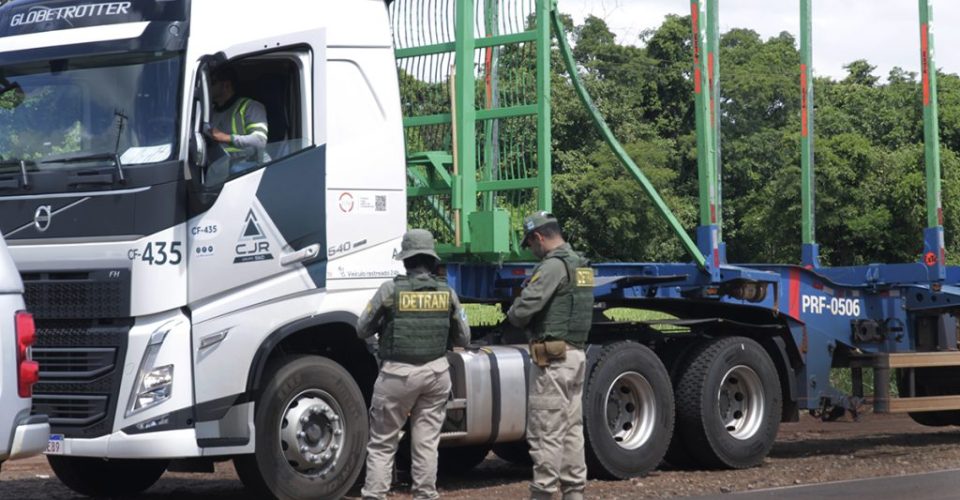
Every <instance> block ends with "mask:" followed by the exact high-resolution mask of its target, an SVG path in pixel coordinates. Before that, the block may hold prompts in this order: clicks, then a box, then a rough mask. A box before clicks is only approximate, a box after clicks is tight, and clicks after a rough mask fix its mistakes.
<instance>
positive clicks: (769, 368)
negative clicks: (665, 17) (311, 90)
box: [394, 0, 960, 477]
mask: <svg viewBox="0 0 960 500" xmlns="http://www.w3.org/2000/svg"><path fill="white" fill-rule="evenodd" d="M409 3H413V2H409ZM506 3H509V2H506ZM503 4H504V2H497V1H494V0H480V1H478V2H477V3H476V4H474V3H473V2H465V3H464V2H458V6H459V10H458V15H457V16H456V17H455V19H456V23H457V25H456V28H457V29H456V30H455V35H456V36H455V39H456V40H455V47H454V46H451V45H449V44H448V45H444V44H443V43H442V42H443V41H442V40H439V39H436V40H435V39H432V38H431V36H430V35H429V33H430V30H427V33H428V34H427V36H426V37H424V38H417V37H410V36H408V35H405V34H404V32H403V30H397V31H396V32H395V40H396V42H397V46H398V50H397V57H398V64H399V66H400V69H401V74H402V75H404V74H406V75H408V76H412V77H413V78H414V79H416V78H420V80H424V78H423V77H419V76H418V75H422V74H423V73H424V72H423V68H424V67H430V66H431V64H440V65H442V64H445V63H449V62H451V61H448V60H446V59H443V57H444V56H443V54H445V53H446V52H445V51H448V50H453V49H456V57H454V59H453V61H452V64H451V68H453V70H452V71H451V73H450V75H449V76H450V78H449V80H448V81H444V79H445V78H446V73H445V72H444V71H443V70H442V69H441V70H440V71H439V74H441V75H443V78H440V79H439V80H434V82H439V85H440V86H441V87H443V88H444V89H445V91H449V92H451V93H452V94H451V95H452V96H455V97H453V98H451V100H450V102H449V103H447V104H449V107H448V108H445V109H440V110H438V108H436V107H434V108H430V106H429V105H425V103H433V104H434V105H438V103H440V102H441V101H442V99H439V100H438V99H434V100H432V101H431V100H430V99H429V98H424V99H421V100H419V101H416V102H417V105H415V106H414V105H408V106H406V107H405V112H406V113H407V118H406V119H405V125H406V131H407V138H408V149H409V148H410V145H411V143H412V142H416V143H417V144H424V145H428V147H429V144H431V141H430V137H431V136H430V134H431V133H433V134H435V135H436V136H437V137H439V138H440V139H439V140H436V141H434V142H433V144H434V147H435V148H438V149H443V148H444V147H445V146H447V147H448V149H449V150H452V151H449V150H448V151H432V152H426V153H423V152H421V153H414V154H411V155H410V161H409V162H408V163H409V172H408V179H409V181H410V184H409V188H408V197H409V198H408V199H409V200H410V219H411V224H413V225H427V226H429V227H431V229H434V231H435V232H437V233H438V234H439V235H440V236H441V240H446V242H447V244H446V245H443V253H444V254H445V257H446V258H447V259H448V260H449V261H451V262H450V263H449V264H447V266H446V272H447V278H448V280H449V282H450V283H451V284H452V285H453V286H454V287H455V288H456V290H457V291H458V293H460V294H461V295H462V296H464V297H466V298H467V299H468V301H473V302H479V303H487V304H500V305H501V306H502V307H504V308H505V307H506V306H508V305H509V303H510V302H511V301H512V299H513V298H514V297H515V296H517V294H518V292H519V289H520V287H522V285H523V280H524V279H525V278H526V277H528V276H529V273H530V269H531V267H532V265H531V264H529V263H528V262H527V263H524V262H523V261H524V258H526V259H529V258H530V256H529V255H528V254H527V255H525V254H523V252H522V250H521V249H520V248H519V246H518V245H517V243H518V238H517V229H518V224H517V218H518V217H520V216H522V208H523V207H528V208H529V207H536V208H539V209H543V210H550V208H551V200H550V192H551V190H550V172H549V165H550V155H549V153H550V152H549V144H550V131H549V127H548V126H546V124H547V123H549V113H550V107H549V97H548V96H549V92H550V81H549V69H548V66H547V64H548V57H546V56H545V55H544V52H545V51H542V50H536V49H531V45H536V44H543V45H540V46H549V44H548V43H547V42H548V41H549V39H548V38H546V37H548V36H549V35H545V34H544V30H545V29H546V28H545V27H544V26H545V24H546V23H547V22H548V15H547V13H546V12H550V14H549V17H550V18H551V19H550V20H549V22H551V24H552V32H553V34H555V35H556V37H557V41H558V44H559V49H560V54H561V56H562V57H563V58H564V60H565V63H566V68H567V72H568V75H569V77H570V79H571V82H572V83H573V85H574V87H575V89H576V90H577V92H578V94H579V96H580V98H581V100H582V102H583V104H584V105H585V106H586V108H587V109H588V111H589V113H590V115H591V117H592V118H593V120H594V123H595V125H596V126H597V129H598V130H599V131H600V133H601V134H603V135H604V137H605V139H606V140H607V142H608V143H609V145H610V146H611V148H612V149H613V150H614V152H615V153H616V154H617V156H618V158H619V159H620V160H621V161H622V163H623V165H624V167H625V168H626V169H627V170H628V171H629V172H630V173H631V174H632V175H633V176H634V177H635V178H636V179H637V181H638V182H640V183H641V185H642V186H643V187H644V189H645V191H646V192H647V194H648V195H649V196H650V198H651V200H652V201H653V202H654V203H655V204H656V205H657V206H658V208H659V209H660V210H661V212H662V214H663V215H664V217H665V218H666V220H667V222H668V223H669V225H670V227H671V228H672V229H673V230H674V231H675V232H676V234H677V236H678V237H679V238H680V240H681V242H682V243H683V246H684V248H685V249H686V250H687V252H688V254H689V256H690V259H691V260H690V262H687V263H661V262H650V263H598V264H596V265H595V272H596V288H595V296H596V306H595V321H594V326H593V329H592V331H591V334H590V347H589V348H588V353H589V356H588V360H589V363H590V365H589V366H588V375H587V387H586V390H585V396H584V398H585V402H584V412H585V415H584V419H585V426H586V429H585V433H586V435H587V436H588V445H587V448H588V449H587V453H588V458H591V470H593V471H595V472H596V471H597V470H599V471H600V475H607V476H614V477H618V476H621V474H618V473H616V471H614V470H613V469H614V468H611V467H608V466H606V464H607V463H608V462H609V460H606V459H605V458H604V455H605V454H608V453H609V449H610V448H611V446H612V447H617V446H619V447H620V449H621V451H623V452H624V453H625V454H626V455H627V456H633V457H634V458H633V460H640V458H638V457H641V456H642V457H644V459H643V460H642V462H643V465H642V467H643V468H646V470H649V468H650V467H653V466H655V465H656V464H657V463H659V461H660V457H661V456H663V454H664V453H665V454H666V460H667V461H669V462H672V463H674V464H676V465H685V466H689V465H695V466H705V467H726V468H742V467H751V466H754V465H757V464H759V463H761V462H762V460H763V459H764V457H765V456H766V454H767V453H768V452H769V450H770V448H771V447H772V445H773V442H774V439H775V437H776V433H777V430H778V427H779V423H780V422H781V421H796V420H797V419H798V418H799V412H800V411H804V410H805V411H809V412H811V413H812V414H814V415H816V416H819V417H821V418H823V419H824V420H832V419H836V418H838V417H840V416H842V415H844V414H845V413H848V412H849V413H850V414H852V415H853V416H854V417H855V418H856V417H858V416H859V412H860V411H862V410H863V409H864V408H865V407H867V406H869V405H872V408H873V411H874V412H878V413H879V412H897V413H903V412H907V413H909V414H910V416H911V417H912V418H913V419H914V420H916V421H917V422H919V423H921V424H924V425H933V426H941V425H958V424H960V378H958V375H960V370H956V368H957V367H960V351H958V350H957V347H958V329H957V320H956V313H957V311H958V306H960V286H957V285H958V284H960V268H957V267H950V266H947V265H946V262H945V260H946V258H945V251H944V239H943V220H942V217H943V215H942V208H941V204H940V166H939V144H938V136H937V100H936V71H935V66H934V63H933V36H932V34H931V33H930V28H929V24H930V23H929V16H930V5H929V2H927V1H921V2H920V34H921V56H922V61H923V67H922V76H923V95H924V129H925V142H926V176H927V197H928V202H927V213H928V218H927V219H928V220H927V222H928V224H927V229H926V230H925V231H924V234H923V235H922V237H923V244H924V251H923V254H922V255H920V256H919V258H918V261H917V262H912V263H897V264H870V265H865V266H853V267H827V266H822V265H821V264H820V262H819V247H818V244H817V243H816V240H815V237H814V214H813V199H814V193H813V187H812V186H813V172H814V170H813V123H814V120H813V119H814V116H813V85H812V50H811V31H812V30H811V19H812V15H811V1H810V0H801V1H800V9H801V20H802V25H801V30H800V31H801V59H802V62H801V65H800V72H799V81H800V86H799V87H800V90H801V92H802V100H801V102H802V111H801V123H802V131H801V147H802V151H801V153H802V154H801V157H802V183H803V186H802V196H803V202H802V206H803V225H802V227H803V246H802V255H801V256H798V257H799V259H798V261H797V262H798V263H797V264H731V263H728V262H727V260H726V255H725V247H724V243H723V241H722V230H721V227H722V220H721V218H720V213H721V210H720V206H721V202H722V198H721V193H722V189H721V185H720V173H719V165H720V163H721V162H720V158H721V156H720V150H721V148H720V133H719V95H720V88H719V57H718V40H719V30H718V21H717V19H718V7H717V1H716V0H691V14H692V15H691V20H692V34H693V42H694V43H693V53H694V54H693V55H694V67H693V69H694V71H693V75H694V76H693V78H694V80H695V81H694V87H695V96H694V98H695V102H696V113H697V146H698V174H699V181H700V191H699V192H700V201H699V203H700V206H699V220H700V225H699V227H698V228H697V230H696V232H695V233H696V234H695V235H696V240H695V241H694V240H693V239H691V238H690V237H689V236H688V234H687V232H686V231H685V230H684V229H683V228H682V227H681V226H680V224H679V222H678V221H677V219H676V218H675V217H673V215H672V213H671V212H670V209H669V208H668V207H667V206H666V203H664V202H663V200H662V199H661V198H660V197H659V195H658V194H657V193H656V190H655V189H654V188H653V186H652V185H651V184H650V183H649V182H648V181H647V179H646V178H645V176H644V175H643V173H642V171H641V169H640V168H639V167H638V166H637V165H636V164H635V163H634V162H633V161H632V160H631V159H630V158H629V157H628V155H627V154H626V153H625V152H624V150H623V148H622V147H621V146H620V144H619V143H618V142H617V140H616V139H615V138H614V137H613V135H612V133H611V132H610V130H609V128H608V127H607V126H606V124H605V123H604V121H603V119H602V117H600V115H599V113H598V111H597V109H596V107H595V105H594V104H593V102H592V101H591V99H590V96H589V95H588V94H587V92H586V91H585V89H584V88H583V85H582V83H581V82H580V81H579V77H578V74H577V71H578V70H577V68H576V65H575V63H574V61H573V58H572V56H571V53H570V48H569V47H568V46H567V42H566V38H565V34H564V31H563V26H562V23H561V21H560V19H559V17H558V14H557V12H556V11H555V10H553V7H552V5H551V4H550V2H544V1H538V2H536V6H535V7H536V8H535V9H533V10H532V11H530V12H529V13H528V14H530V16H531V19H533V18H535V21H534V22H533V24H534V25H535V27H534V28H532V31H522V30H520V31H517V30H514V31H513V32H508V33H506V34H504V33H503V32H502V30H504V29H505V28H504V25H505V23H503V22H502V21H503V20H502V18H501V16H503V11H502V10H500V9H501V8H503ZM471 7H472V9H471ZM394 8H395V10H394V13H395V16H394V18H395V20H397V19H401V18H402V17H403V16H402V15H399V14H401V13H407V14H408V17H409V12H410V10H409V9H410V7H409V5H407V6H406V7H404V5H403V2H397V3H396V4H394ZM404 9H407V10H404ZM474 9H475V11H474ZM413 10H415V9H413ZM468 11H469V12H468ZM520 12H521V13H523V11H522V9H521V10H520ZM474 13H476V16H477V17H476V19H474V17H473V15H474ZM474 23H476V29H475V27H474ZM506 24H507V26H509V23H506ZM506 29H507V31H509V27H507V28H506ZM546 31H551V30H550V29H546ZM441 38H442V37H441ZM508 43H514V44H516V45H515V46H506V44H508ZM523 50H531V58H530V59H533V57H532V55H533V53H535V55H536V58H535V59H536V61H537V64H536V67H534V65H533V64H530V65H528V67H525V68H520V69H518V68H517V67H516V64H517V61H516V59H517V54H518V53H522V51H523ZM461 54H473V55H474V56H473V57H470V56H465V57H460V55H461ZM431 58H434V59H431ZM521 70H527V71H528V72H529V73H530V76H531V77H535V84H532V83H530V84H528V87H524V85H527V82H517V81H515V80H511V77H513V76H514V75H515V74H516V73H517V72H518V71H521ZM436 74H437V72H434V75H436ZM426 80H429V78H427V79H426ZM401 81H403V79H401ZM445 84H446V86H445V87H444V85H445ZM504 88H509V89H511V91H508V92H505V91H504ZM465 89H476V90H477V91H476V92H470V91H469V90H465ZM421 91H423V88H422V87H421ZM423 92H424V93H425V92H426V91H423ZM424 95H425V94H424ZM516 95H520V96H521V98H520V99H519V100H517V99H516V98H514V100H513V101H512V102H503V96H516ZM464 96H466V99H465V100H464ZM475 96H476V97H477V99H474V97H475ZM498 97H499V98H500V99H499V100H498ZM524 98H525V99H526V100H524ZM506 100H507V101H509V99H506ZM439 107H440V108H443V106H442V105H439ZM458 107H459V108H458ZM524 119H526V120H528V121H527V123H529V124H530V125H535V126H537V127H538V128H537V134H536V136H535V138H534V137H533V136H527V137H526V138H525V139H526V140H527V141H528V143H527V144H523V143H522V141H523V140H524V139H523V138H520V139H518V138H517V137H516V136H509V135H508V134H509V133H510V132H511V131H513V132H516V131H518V130H520V128H521V127H520V126H518V125H517V122H521V123H523V120H524ZM447 126H449V128H448V129H447V128H444V127H447ZM431 127H433V128H431ZM438 127H439V129H438ZM411 138H413V139H414V141H411ZM444 141H446V142H444ZM518 142H519V144H518ZM517 151H520V152H521V153H519V154H518V153H516V152H517ZM523 190H526V191H523ZM524 194H526V196H527V198H524V197H523V195H524ZM463 221H466V223H464V222H463ZM444 235H446V238H444ZM918 236H919V235H918ZM620 307H629V308H639V309H645V310H653V311H661V312H663V313H668V314H669V315H670V316H672V318H674V319H663V320H657V321H640V322H630V321H614V320H611V319H609V318H608V317H607V316H606V315H604V314H603V313H604V311H607V310H609V309H612V308H620ZM478 331H479V333H480V338H481V340H480V342H481V343H487V344H490V345H497V344H503V343H511V342H515V341H516V339H509V338H506V336H504V335H501V333H500V332H498V331H495V330H493V331H490V330H484V329H482V328H481V329H479V330H478ZM625 345H629V346H634V345H638V346H643V347H645V348H647V349H649V350H650V351H652V352H653V353H655V354H656V357H657V358H658V359H659V360H660V361H661V362H662V364H663V369H664V370H666V372H667V373H668V374H669V379H670V381H671V382H672V384H669V385H666V386H663V385H657V384H658V382H657V380H659V379H657V376H655V375H648V373H649V372H644V373H640V374H637V373H633V372H632V371H631V370H633V368H630V366H635V363H634V364H633V365H631V363H630V362H629V361H625V362H624V363H625V365H624V366H626V367H621V368H620V369H619V370H614V371H617V374H616V375H615V376H614V380H613V382H612V383H610V381H609V380H607V379H604V380H605V382H608V385H605V386H602V387H600V386H596V385H595V384H593V383H592V382H593V379H594V378H595V376H596V374H597V372H598V371H602V370H609V365H610V361H611V359H612V356H613V355H614V354H615V353H617V352H618V351H619V350H621V349H623V348H624V346H625ZM611 346H613V347H611ZM836 368H847V369H850V370H851V379H852V386H853V387H852V390H849V391H847V392H848V393H845V392H843V391H840V390H838V389H837V388H835V387H833V386H831V378H830V376H831V370H833V369H836ZM865 370H867V371H872V374H873V388H872V390H871V391H867V390H865V384H864V371H865ZM891 370H893V371H891ZM664 393H669V394H666V395H665V394H664ZM894 395H896V396H894ZM668 402H671V403H668ZM670 405H672V407H667V406H670ZM652 407H653V408H652ZM658 419H659V420H658ZM667 420H672V424H667V423H664V422H666V421H667ZM598 422H599V423H598ZM650 429H656V432H653V431H651V430H650ZM664 434H668V435H669V436H670V437H661V436H663V435H664ZM655 435H656V437H654V436H655ZM608 437H612V441H610V440H608V439H607V438H608ZM607 441H610V442H612V443H615V444H610V442H607ZM665 441H666V442H665ZM667 443H669V445H667ZM494 450H495V451H498V453H501V455H502V456H504V457H505V458H511V457H512V458H516V455H515V451H516V450H515V449H512V450H504V451H503V452H501V451H499V450H498V448H496V447H495V448H494ZM650 457H653V459H651V458H650ZM625 460H629V459H625ZM646 470H642V471H641V470H638V469H636V468H635V469H633V470H632V472H633V473H638V472H639V473H642V472H645V471H646ZM626 475H629V474H626Z"/></svg>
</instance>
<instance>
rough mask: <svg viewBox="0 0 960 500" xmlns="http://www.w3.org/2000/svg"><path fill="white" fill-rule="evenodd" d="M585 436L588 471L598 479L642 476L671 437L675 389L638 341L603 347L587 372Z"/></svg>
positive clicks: (657, 460) (655, 463)
mask: <svg viewBox="0 0 960 500" xmlns="http://www.w3.org/2000/svg"><path fill="white" fill-rule="evenodd" d="M587 373H588V375H587V383H586V387H585V389H584V394H583V434H584V448H585V455H586V460H587V470H589V471H590V473H591V475H592V476H594V477H598V478H607V479H625V478H629V477H635V476H641V475H644V474H646V473H648V472H650V471H651V470H653V469H654V468H656V467H657V465H659V464H660V461H661V460H662V459H663V456H664V454H665V453H666V452H667V446H668V445H669V444H670V437H671V434H672V433H673V416H674V407H673V388H672V387H671V384H670V376H669V375H668V374H667V369H666V368H665V367H664V366H663V363H662V362H661V361H660V358H658V357H657V355H656V354H654V352H653V351H651V350H650V349H649V348H647V347H646V346H643V345H641V344H638V343H636V342H629V341H628V342H616V343H613V344H610V345H607V346H606V347H604V348H603V351H602V352H601V353H600V355H599V356H598V359H597V362H596V364H594V365H593V366H592V367H590V368H589V369H588V371H587Z"/></svg>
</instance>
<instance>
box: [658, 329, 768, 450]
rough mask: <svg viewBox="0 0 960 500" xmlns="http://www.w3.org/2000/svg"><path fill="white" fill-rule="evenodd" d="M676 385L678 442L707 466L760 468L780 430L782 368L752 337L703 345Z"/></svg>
mask: <svg viewBox="0 0 960 500" xmlns="http://www.w3.org/2000/svg"><path fill="white" fill-rule="evenodd" d="M687 363H688V364H687V366H686V368H685V369H684V370H683V372H682V374H681V376H680V379H679V382H678V383H677V384H676V398H677V431H678V436H677V438H678V439H680V440H681V442H682V445H683V449H684V451H685V452H686V453H687V454H689V455H690V456H692V457H693V458H694V459H696V460H697V462H699V463H700V465H701V466H704V467H710V468H730V469H744V468H747V467H753V466H755V465H758V464H760V463H761V462H762V461H763V459H764V458H765V457H766V456H767V453H769V452H770V448H771V447H773V443H774V441H775V440H776V437H777V430H778V429H779V428H780V413H781V411H782V404H783V402H782V400H781V397H782V396H781V394H780V379H779V376H778V375H777V369H776V367H775V366H774V364H773V361H772V360H771V359H770V356H769V355H767V352H766V351H765V350H764V349H763V347H761V346H760V344H758V343H756V342H755V341H753V340H751V339H748V338H746V337H726V338H719V339H712V340H708V341H705V342H703V343H702V345H700V346H699V348H698V350H696V351H695V352H694V353H692V355H691V356H690V358H689V359H688V360H687Z"/></svg>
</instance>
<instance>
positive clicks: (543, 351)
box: [530, 340, 567, 368]
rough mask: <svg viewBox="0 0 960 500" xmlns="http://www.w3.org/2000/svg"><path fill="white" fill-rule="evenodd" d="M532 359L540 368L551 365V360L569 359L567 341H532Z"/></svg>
mask: <svg viewBox="0 0 960 500" xmlns="http://www.w3.org/2000/svg"><path fill="white" fill-rule="evenodd" d="M530 359H531V360H532V361H533V362H534V363H536V364H537V366H539V367H540V368H546V367H547V366H550V362H551V361H563V360H565V359H567V343H566V342H564V341H562V340H535V341H533V342H530Z"/></svg>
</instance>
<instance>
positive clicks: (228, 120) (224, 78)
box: [210, 66, 268, 177]
mask: <svg viewBox="0 0 960 500" xmlns="http://www.w3.org/2000/svg"><path fill="white" fill-rule="evenodd" d="M210 80H211V82H210V97H211V99H212V100H213V104H214V109H213V113H212V115H211V117H210V122H211V123H210V125H211V127H212V128H211V131H210V137H211V138H212V139H213V140H214V141H216V142H217V143H219V144H220V145H221V146H222V147H223V151H224V152H225V153H226V154H227V155H229V157H230V160H229V164H230V169H229V173H230V174H236V173H239V172H242V171H243V170H246V169H249V168H252V167H255V166H256V165H258V164H261V163H264V162H266V161H268V158H267V155H266V147H267V131H268V128H267V111H266V109H265V108H264V107H263V104H261V103H259V102H257V101H255V100H253V99H251V98H249V97H241V96H239V95H237V93H236V90H237V86H238V83H239V81H240V79H239V77H238V76H237V71H236V70H235V69H234V68H232V67H230V66H224V67H221V68H218V69H217V70H216V71H215V72H214V73H213V74H212V75H211V78H210ZM223 170H226V169H223ZM226 173H227V172H223V173H222V174H221V176H224V177H225V174H226ZM212 177H220V176H217V175H215V174H214V175H212Z"/></svg>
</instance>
